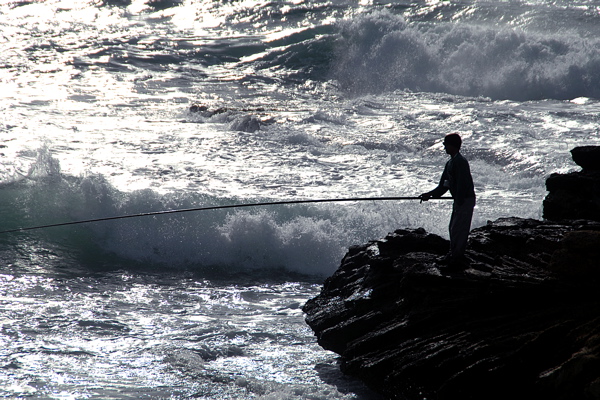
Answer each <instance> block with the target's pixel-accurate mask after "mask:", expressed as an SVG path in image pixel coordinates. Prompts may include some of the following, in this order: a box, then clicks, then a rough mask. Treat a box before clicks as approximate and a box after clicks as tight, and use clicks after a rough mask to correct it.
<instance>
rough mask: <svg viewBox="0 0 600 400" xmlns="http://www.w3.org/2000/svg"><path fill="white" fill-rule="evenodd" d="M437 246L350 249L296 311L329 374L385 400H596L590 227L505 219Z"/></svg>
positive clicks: (413, 238) (598, 353)
mask: <svg viewBox="0 0 600 400" xmlns="http://www.w3.org/2000/svg"><path fill="white" fill-rule="evenodd" d="M447 250H448V242H447V241H446V240H445V239H443V238H441V237H439V236H436V235H432V234H428V233H427V232H425V231H424V230H423V229H415V230H408V229H402V230H397V231H396V232H394V233H391V234H389V235H388V236H387V237H385V238H384V239H381V240H376V241H371V242H369V243H366V244H364V245H360V246H354V247H352V248H350V249H349V251H348V253H347V254H346V256H345V257H344V259H343V260H342V263H341V266H340V268H339V269H338V270H337V271H336V272H335V273H334V274H333V275H332V276H331V277H329V278H328V279H327V280H326V281H325V283H324V286H323V288H322V291H321V293H320V295H319V296H317V297H315V298H313V299H311V300H309V301H308V302H307V303H306V304H305V306H304V311H305V313H306V321H307V323H308V324H309V326H310V327H311V328H312V329H313V330H314V332H315V334H316V336H317V340H318V342H319V344H320V345H321V346H322V347H324V348H326V349H329V350H332V351H334V352H336V353H338V354H339V355H340V356H341V357H340V362H341V364H340V367H341V369H342V370H343V371H344V372H345V373H347V374H349V375H353V376H356V377H359V378H360V379H362V380H363V381H364V382H366V383H367V384H368V385H369V386H371V387H372V388H373V389H375V390H377V391H378V392H380V393H382V394H383V395H384V396H385V397H386V398H389V399H406V400H413V399H428V400H432V399H437V400H445V399H452V400H454V399H461V400H467V399H478V400H479V399H486V400H500V399H503V400H504V399H511V400H520V399H523V400H525V399H527V400H531V399H545V400H555V399H556V400H558V399H560V400H563V399H564V400H567V399H568V400H586V399H600V295H599V293H600V222H597V221H593V220H590V219H587V220H582V219H579V220H567V219H563V218H561V221H548V220H545V221H538V220H532V219H520V218H505V219H500V220H497V221H493V222H488V224H487V225H486V226H483V227H480V228H477V229H474V230H473V231H472V232H471V235H470V239H469V246H468V250H467V259H468V260H469V266H468V268H467V269H465V270H464V271H458V272H452V271H444V269H443V268H441V267H440V265H438V264H437V263H436V260H437V258H438V257H439V256H441V255H443V254H445V253H446V252H447Z"/></svg>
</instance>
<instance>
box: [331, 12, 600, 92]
mask: <svg viewBox="0 0 600 400" xmlns="http://www.w3.org/2000/svg"><path fill="white" fill-rule="evenodd" d="M599 50H600V41H599V40H597V39H585V38H581V37H578V36H576V35H558V34H556V35H554V36H549V35H543V34H540V33H528V32H525V31H519V30H515V29H509V28H487V27H481V26H476V25H468V24H450V23H447V24H438V25H436V26H433V27H432V26H430V25H420V26H419V25H412V24H408V23H407V22H406V21H405V20H404V19H403V18H402V17H401V16H396V15H393V14H392V13H390V12H389V11H387V10H383V11H378V12H374V13H371V14H369V15H363V16H361V17H359V18H356V19H353V20H349V21H345V22H343V23H342V24H341V25H340V37H339V40H338V41H337V51H336V58H335V61H334V64H333V66H332V75H333V78H334V79H335V80H337V81H338V83H339V85H340V87H341V88H342V89H343V90H344V91H345V92H347V93H349V94H350V95H362V94H366V93H378V92H383V91H393V90H397V89H402V90H403V89H408V90H415V91H429V92H445V93H450V94H455V95H464V96H485V97H490V98H492V99H511V100H520V101H523V100H539V99H546V98H553V99H572V98H576V97H592V98H598V97H600V51H599Z"/></svg>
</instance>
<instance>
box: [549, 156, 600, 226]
mask: <svg viewBox="0 0 600 400" xmlns="http://www.w3.org/2000/svg"><path fill="white" fill-rule="evenodd" d="M571 153H572V154H573V160H575V162H576V163H577V164H579V165H580V166H582V167H583V171H579V172H571V173H569V174H552V175H550V177H549V178H548V179H547V180H546V189H547V190H548V192H549V193H548V195H547V196H546V199H545V200H544V218H546V219H549V220H555V221H560V220H575V219H589V220H594V221H600V147H596V146H585V147H577V148H575V149H573V150H572V151H571Z"/></svg>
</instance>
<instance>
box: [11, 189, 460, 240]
mask: <svg viewBox="0 0 600 400" xmlns="http://www.w3.org/2000/svg"><path fill="white" fill-rule="evenodd" d="M387 200H421V201H423V199H422V198H421V197H353V198H342V199H313V200H284V201H269V202H260V203H242V204H228V205H221V206H208V207H194V208H180V209H175V210H161V211H152V212H145V213H139V214H126V215H116V216H113V217H102V218H92V219H84V220H78V221H69V222H59V223H56V224H47V225H37V226H29V227H21V228H15V229H8V230H5V231H0V234H3V233H14V232H24V231H32V230H37V229H46V228H54V227H58V226H67V225H79V224H88V223H93V222H102V221H112V220H117V219H127V218H140V217H150V216H156V215H165V214H177V213H187V212H193V211H208V210H222V209H226V208H243V207H260V206H275V205H286V204H306V203H334V202H342V201H387ZM429 200H452V197H436V198H430V199H429Z"/></svg>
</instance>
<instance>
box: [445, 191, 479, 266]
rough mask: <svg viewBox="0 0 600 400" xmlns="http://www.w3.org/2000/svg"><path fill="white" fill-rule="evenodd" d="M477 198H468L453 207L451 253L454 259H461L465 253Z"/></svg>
mask: <svg viewBox="0 0 600 400" xmlns="http://www.w3.org/2000/svg"><path fill="white" fill-rule="evenodd" d="M474 207H475V198H467V199H465V202H464V203H463V204H462V205H460V206H458V205H456V204H454V206H453V207H452V216H451V217H450V254H451V255H452V258H453V259H455V260H456V259H459V258H460V257H462V256H463V255H464V254H465V249H466V248H467V239H468V238H469V232H470V230H471V220H472V219H473V208H474Z"/></svg>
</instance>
